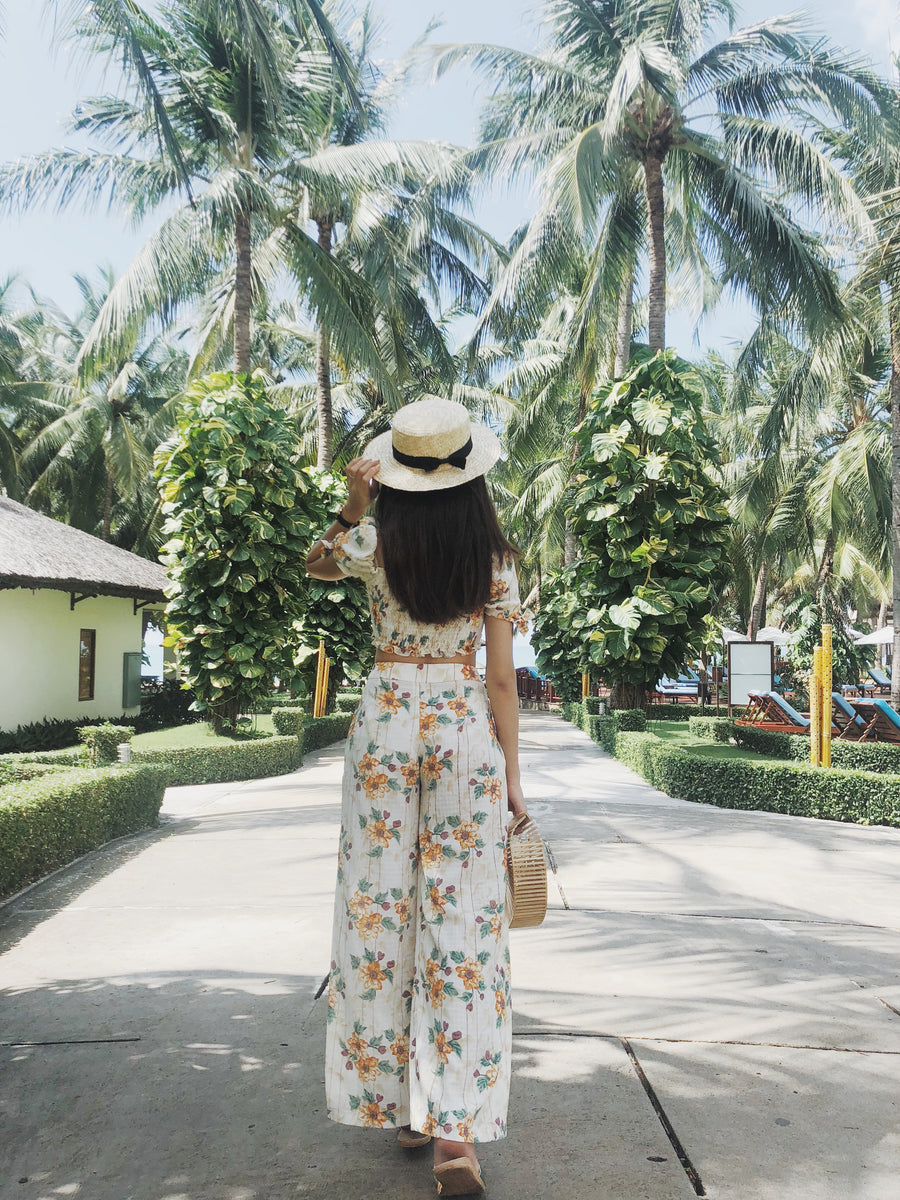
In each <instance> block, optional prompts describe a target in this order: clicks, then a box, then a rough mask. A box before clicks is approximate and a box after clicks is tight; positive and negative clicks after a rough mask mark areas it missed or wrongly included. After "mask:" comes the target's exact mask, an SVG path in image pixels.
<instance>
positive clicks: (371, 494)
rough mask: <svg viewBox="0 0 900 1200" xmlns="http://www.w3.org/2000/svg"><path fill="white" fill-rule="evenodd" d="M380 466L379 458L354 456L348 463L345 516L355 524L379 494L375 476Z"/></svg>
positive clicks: (346, 469) (345, 472)
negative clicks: (347, 493)
mask: <svg viewBox="0 0 900 1200" xmlns="http://www.w3.org/2000/svg"><path fill="white" fill-rule="evenodd" d="M380 466H381V462H380V461H379V460H378V459H377V458H354V460H353V462H350V463H347V466H346V468H345V470H344V474H345V475H346V476H347V490H348V492H349V495H348V497H347V501H346V503H345V504H344V517H345V518H346V519H347V520H348V521H353V522H354V524H355V523H356V522H357V521H358V520H359V519H360V517H361V516H362V515H363V514H364V513H365V511H366V509H367V508H368V507H369V505H370V504H371V503H372V501H373V500H374V499H375V497H376V496H377V495H378V484H377V483H376V481H375V476H376V475H377V474H378V468H379V467H380Z"/></svg>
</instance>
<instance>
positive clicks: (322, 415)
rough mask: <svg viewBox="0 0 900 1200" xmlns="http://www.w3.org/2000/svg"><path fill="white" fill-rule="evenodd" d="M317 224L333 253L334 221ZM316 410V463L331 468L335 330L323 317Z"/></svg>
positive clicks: (318, 347) (324, 244) (325, 246)
mask: <svg viewBox="0 0 900 1200" xmlns="http://www.w3.org/2000/svg"><path fill="white" fill-rule="evenodd" d="M316 224H317V225H318V227H319V245H320V246H321V247H322V249H323V250H324V251H325V253H326V254H330V253H331V233H332V230H333V229H334V222H333V221H330V220H328V218H327V217H323V218H320V219H318V220H317V221H316ZM316 414H317V417H318V453H317V456H316V466H318V467H321V468H323V469H324V470H328V469H329V468H330V467H331V461H332V449H333V443H334V419H333V416H332V409H331V332H330V330H329V328H328V326H327V325H326V324H325V322H324V321H320V323H319V329H318V332H317V333H316Z"/></svg>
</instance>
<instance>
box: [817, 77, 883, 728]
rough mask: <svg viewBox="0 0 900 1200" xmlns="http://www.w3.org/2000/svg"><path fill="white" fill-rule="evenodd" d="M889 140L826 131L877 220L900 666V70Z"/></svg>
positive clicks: (876, 274) (871, 254)
mask: <svg viewBox="0 0 900 1200" xmlns="http://www.w3.org/2000/svg"><path fill="white" fill-rule="evenodd" d="M878 96H879V103H880V106H881V112H882V115H883V118H884V122H885V127H886V137H885V138H883V139H879V140H878V141H876V142H870V141H868V140H867V139H866V138H865V137H863V136H862V135H861V134H860V133H858V132H856V131H853V130H850V131H835V130H828V129H822V130H821V136H822V140H823V143H824V144H825V145H826V147H827V148H828V149H829V150H830V151H831V152H832V153H834V154H835V155H836V156H837V157H839V158H840V159H841V160H842V161H843V162H844V163H845V164H846V166H847V167H848V169H849V171H850V174H851V176H852V178H853V181H854V184H855V186H856V187H857V189H858V190H859V192H860V194H861V195H863V197H864V198H865V201H866V204H867V206H868V208H869V210H870V212H871V213H872V216H873V219H874V226H875V228H874V235H873V237H872V238H871V239H870V241H869V243H868V244H867V246H865V247H864V248H863V250H862V253H861V256H860V257H861V260H862V263H863V270H862V272H861V274H860V277H859V280H858V284H859V288H860V291H861V292H862V293H863V294H864V295H865V296H866V297H867V299H868V301H869V303H870V305H871V306H872V307H873V308H875V309H877V310H879V311H880V312H881V315H882V320H883V323H884V326H885V327H886V330H887V336H888V339H889V346H890V372H889V378H890V383H889V397H890V414H891V487H890V494H891V505H892V509H891V561H892V564H893V566H892V570H893V583H892V599H893V613H894V647H893V661H894V663H895V664H896V663H900V234H898V223H897V217H898V211H900V69H898V73H897V75H896V77H895V78H894V79H892V80H891V81H890V82H885V83H884V84H883V86H882V87H881V88H880V90H879V93H878ZM891 703H892V704H893V705H894V707H895V708H896V707H898V706H900V670H897V669H895V670H894V671H893V673H892V682H891Z"/></svg>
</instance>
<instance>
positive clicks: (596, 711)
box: [581, 696, 608, 717]
mask: <svg viewBox="0 0 900 1200" xmlns="http://www.w3.org/2000/svg"><path fill="white" fill-rule="evenodd" d="M607 703H608V702H607V701H606V700H603V699H602V698H601V697H600V696H585V698H584V699H583V700H582V702H581V707H582V708H583V709H584V711H585V713H586V714H588V715H589V716H591V717H596V716H599V715H600V705H601V704H607Z"/></svg>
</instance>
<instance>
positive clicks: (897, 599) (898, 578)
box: [888, 290, 900, 708]
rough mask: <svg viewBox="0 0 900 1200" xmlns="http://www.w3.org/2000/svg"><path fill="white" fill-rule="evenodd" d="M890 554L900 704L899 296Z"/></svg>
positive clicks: (893, 311)
mask: <svg viewBox="0 0 900 1200" xmlns="http://www.w3.org/2000/svg"><path fill="white" fill-rule="evenodd" d="M888 311H889V314H890V326H891V390H890V394H891V558H892V563H893V574H894V588H893V592H894V595H893V599H894V654H893V658H892V660H891V663H892V670H891V704H893V706H894V708H898V707H900V296H898V295H897V293H896V290H895V292H894V295H893V297H892V298H891V303H890V308H889V310H888Z"/></svg>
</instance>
